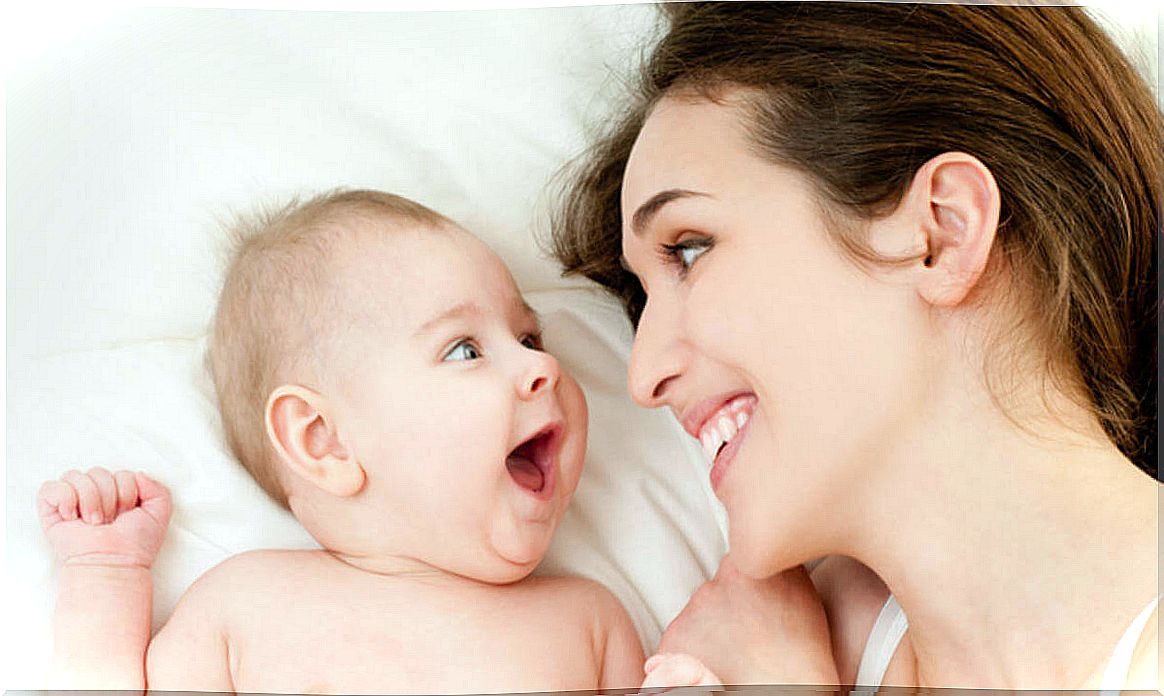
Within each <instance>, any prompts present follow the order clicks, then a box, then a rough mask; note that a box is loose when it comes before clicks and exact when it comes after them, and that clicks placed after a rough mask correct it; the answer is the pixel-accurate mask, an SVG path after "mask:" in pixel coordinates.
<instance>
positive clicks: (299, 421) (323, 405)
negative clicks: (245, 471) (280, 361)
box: [264, 385, 365, 498]
mask: <svg viewBox="0 0 1164 696" xmlns="http://www.w3.org/2000/svg"><path fill="white" fill-rule="evenodd" d="M264 420H265V421H266V426H267V437H268V438H269V439H270V441H271V445H272V446H273V447H274V448H275V452H276V453H277V454H278V455H279V457H280V458H281V459H282V460H283V462H284V463H285V464H286V465H287V467H288V468H289V469H291V471H293V472H294V473H295V474H296V475H298V476H300V477H301V478H303V479H305V480H307V481H308V482H310V483H311V484H312V485H314V486H316V487H317V488H320V489H322V490H324V491H327V492H328V493H331V494H332V495H334V496H338V497H341V498H344V497H348V496H351V495H355V494H356V493H359V492H360V490H362V489H363V487H364V481H365V474H364V468H363V467H362V466H360V463H359V462H358V461H356V457H355V454H354V453H353V452H352V450H351V448H349V447H347V446H346V445H345V444H344V443H343V442H342V441H341V439H340V437H339V436H338V434H337V432H336V427H335V418H334V415H333V414H332V413H331V410H330V407H329V404H328V402H327V399H325V398H324V397H323V395H321V394H319V393H318V392H315V391H313V390H311V389H308V388H306V387H301V386H298V385H283V386H281V387H278V388H277V389H275V390H274V391H272V392H271V396H270V397H269V398H268V399H267V409H266V413H265V414H264Z"/></svg>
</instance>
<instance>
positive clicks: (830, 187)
mask: <svg viewBox="0 0 1164 696" xmlns="http://www.w3.org/2000/svg"><path fill="white" fill-rule="evenodd" d="M665 8H666V9H665V12H666V14H667V16H668V19H669V22H670V26H669V30H668V31H667V33H666V35H665V36H664V37H663V38H662V40H661V41H660V43H659V44H658V45H657V46H656V47H655V49H654V51H653V53H652V54H651V55H650V57H649V59H648V60H647V62H646V64H645V66H644V68H643V71H642V76H641V79H640V80H639V81H638V89H637V93H636V94H635V95H634V98H633V102H632V103H631V104H630V106H629V108H628V110H627V112H626V113H625V115H624V116H623V117H622V118H621V119H620V120H619V121H618V122H617V123H616V124H615V125H614V127H613V128H612V129H611V130H610V131H609V132H608V133H607V134H606V135H605V136H604V137H602V138H601V139H599V140H598V142H596V144H595V145H594V146H593V148H592V149H591V150H590V151H589V152H588V153H587V154H586V156H585V157H584V158H582V159H581V160H580V162H579V163H578V164H577V166H576V169H575V170H573V171H572V172H571V179H570V181H569V184H568V186H567V190H566V191H565V195H564V200H563V204H562V205H561V206H560V208H559V209H558V210H557V212H556V215H555V220H554V225H553V231H552V234H553V238H552V244H553V249H554V254H555V255H556V257H557V258H558V259H559V261H560V262H561V263H562V265H563V267H564V270H565V273H567V274H582V275H585V276H586V277H589V278H591V279H592V280H595V281H597V282H598V283H600V284H602V285H603V286H605V287H606V288H608V289H609V290H610V291H611V292H613V293H614V294H615V295H616V296H617V297H618V298H620V299H621V301H622V302H623V304H624V306H625V308H626V310H627V313H628V315H629V316H630V318H631V321H632V322H634V323H637V321H638V317H639V315H640V313H641V312H642V308H643V306H644V304H645V301H646V297H645V295H644V293H643V290H642V288H641V286H640V285H639V283H638V281H637V279H636V278H635V277H634V276H633V275H631V274H630V273H628V272H627V271H625V270H624V269H623V268H622V267H621V264H620V258H621V210H620V207H619V195H620V189H621V185H622V174H623V170H624V168H625V166H626V161H627V157H628V155H629V154H630V150H631V147H632V146H633V144H634V141H635V138H636V137H637V135H638V132H639V130H640V129H641V127H642V125H643V122H644V120H645V119H646V117H647V115H648V114H649V113H650V110H651V108H652V107H653V106H654V105H655V104H656V103H657V102H658V101H659V100H660V99H662V98H663V97H664V96H668V95H674V94H681V93H693V94H697V95H700V96H702V97H704V98H708V99H712V100H716V99H717V98H718V97H719V96H721V95H723V94H725V93H726V91H727V90H740V88H742V90H741V91H743V92H745V93H746V94H747V95H748V97H747V102H748V104H749V109H748V110H747V114H748V115H747V117H746V123H747V126H748V130H749V133H750V135H751V138H752V140H753V144H754V145H755V146H756V151H757V152H758V153H759V154H760V155H761V156H762V157H764V158H766V159H767V160H769V161H771V162H773V163H775V164H779V165H782V166H786V167H790V168H793V169H795V170H797V171H799V172H801V173H803V174H805V175H806V176H807V177H808V178H809V180H810V181H812V182H813V184H814V185H815V189H816V191H817V193H818V195H819V197H820V199H821V201H822V202H823V203H824V204H826V207H827V208H829V209H831V210H833V211H839V212H840V213H841V214H842V216H843V217H845V218H848V219H851V220H856V221H860V220H871V219H874V218H876V217H877V216H879V215H882V214H885V213H887V212H889V211H891V210H893V208H894V207H895V206H896V205H897V203H898V202H900V200H901V197H902V195H903V194H904V192H905V190H906V188H907V187H908V185H909V183H910V181H911V179H912V177H913V175H914V173H915V172H916V171H917V170H918V168H919V167H920V166H921V165H922V164H924V163H925V162H926V161H927V160H929V159H931V158H932V157H935V156H937V155H939V154H941V153H943V152H947V151H961V152H966V153H969V154H971V155H973V156H975V157H977V158H978V159H979V160H981V161H982V162H983V163H984V164H985V165H986V166H987V167H988V168H989V169H990V170H991V172H992V173H993V174H994V177H995V179H996V181H997V183H998V188H999V191H1000V194H1001V198H1002V210H1001V217H1000V224H999V230H998V235H997V240H996V248H995V250H994V252H993V253H994V254H995V255H996V256H1000V257H1001V258H1002V259H1003V260H1004V262H1005V265H1006V267H1007V268H1009V269H1012V271H1013V272H1014V273H1016V274H1017V275H1016V281H1018V282H1021V284H1022V285H1023V286H1024V287H1029V288H1031V289H1032V292H1033V295H1034V296H1033V297H1030V298H1028V299H1029V302H1030V303H1032V305H1031V306H1033V307H1036V308H1037V309H1038V316H1039V322H1040V324H1041V326H1040V328H1041V330H1042V334H1043V338H1045V340H1046V341H1048V342H1049V346H1050V350H1049V351H1048V353H1049V354H1050V356H1049V357H1048V361H1049V364H1051V363H1053V362H1057V363H1062V364H1063V365H1065V366H1066V370H1067V371H1068V372H1069V373H1070V375H1071V378H1072V379H1073V380H1074V381H1075V382H1077V383H1080V384H1081V385H1082V386H1083V388H1084V389H1083V391H1085V392H1086V397H1087V399H1088V401H1089V407H1090V408H1091V410H1092V411H1093V412H1094V413H1095V414H1096V416H1097V417H1098V419H1099V421H1100V423H1101V424H1102V425H1103V427H1104V429H1105V431H1106V432H1107V434H1108V435H1109V437H1110V438H1111V439H1112V441H1113V442H1114V443H1115V444H1116V445H1117V446H1118V447H1119V448H1120V449H1121V451H1123V452H1124V454H1125V455H1127V456H1128V457H1129V458H1130V459H1132V460H1133V461H1134V462H1135V463H1136V464H1137V466H1139V467H1140V468H1142V469H1144V470H1145V471H1148V472H1150V473H1152V474H1153V476H1155V475H1156V456H1157V431H1156V429H1157V415H1156V404H1157V385H1158V382H1157V372H1156V360H1157V344H1158V340H1157V339H1158V323H1157V307H1158V302H1159V299H1158V294H1157V288H1158V274H1157V267H1156V262H1157V248H1158V246H1157V242H1158V235H1159V233H1160V219H1161V218H1160V212H1161V211H1160V194H1161V186H1162V178H1164V148H1162V145H1161V144H1162V143H1164V120H1162V118H1161V114H1160V110H1159V108H1158V107H1157V105H1156V103H1155V100H1154V98H1153V95H1152V92H1151V90H1150V88H1149V87H1148V86H1147V85H1146V84H1145V82H1144V80H1143V79H1142V78H1141V77H1140V76H1139V75H1138V74H1137V72H1136V71H1135V70H1134V69H1133V68H1132V66H1131V65H1130V64H1129V62H1128V61H1127V59H1126V58H1125V57H1124V55H1123V54H1122V53H1121V52H1120V51H1119V49H1118V48H1117V47H1116V46H1115V45H1114V43H1113V42H1112V40H1111V39H1110V38H1109V37H1108V36H1107V34H1106V33H1105V32H1104V31H1103V30H1102V29H1101V28H1100V27H1099V26H1098V25H1097V24H1096V23H1095V22H1094V21H1093V20H1092V19H1091V18H1090V17H1089V16H1088V15H1087V14H1086V12H1085V11H1084V10H1083V9H1081V8H1078V7H1013V6H997V5H989V6H982V5H978V6H969V5H967V6H959V5H914V4H908V5H907V4H901V3H864V2H852V3H832V2H808V3H794V2H774V3H767V2H727V3H675V4H671V5H667V6H665ZM834 227H835V229H834V230H832V233H833V234H834V235H835V236H836V237H837V240H838V241H839V242H840V243H841V244H842V246H843V247H844V248H846V249H848V250H850V251H852V252H854V253H855V254H857V255H858V256H862V257H865V258H873V256H872V252H871V251H870V250H868V248H867V247H866V246H865V245H864V243H863V241H862V239H861V238H860V237H859V236H858V235H859V231H860V229H859V226H854V225H849V226H846V225H835V226H834Z"/></svg>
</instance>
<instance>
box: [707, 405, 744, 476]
mask: <svg viewBox="0 0 1164 696" xmlns="http://www.w3.org/2000/svg"><path fill="white" fill-rule="evenodd" d="M754 403H755V401H754V398H751V397H739V398H736V399H733V400H732V401H731V402H729V403H728V404H726V405H725V406H724V407H723V408H721V409H720V410H719V411H718V412H716V413H715V415H713V416H712V417H711V418H708V419H707V422H706V423H704V424H703V428H702V429H701V430H700V431H699V443H700V444H701V445H703V453H704V454H705V455H706V456H707V460H708V461H709V462H714V461H715V458H716V456H717V455H718V454H719V452H720V450H721V449H722V448H723V447H724V445H726V444H727V443H729V442H731V439H732V438H733V437H735V436H736V434H738V433H739V432H740V430H743V428H744V425H745V424H747V422H748V419H749V418H750V417H751V415H752V414H751V409H752V405H753V404H754Z"/></svg>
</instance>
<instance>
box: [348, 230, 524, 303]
mask: <svg viewBox="0 0 1164 696" xmlns="http://www.w3.org/2000/svg"><path fill="white" fill-rule="evenodd" d="M369 231H370V232H372V234H360V235H358V236H357V237H356V243H354V244H352V245H351V246H350V247H349V248H348V249H346V250H345V253H343V254H339V255H337V263H336V267H335V268H334V275H335V276H337V277H338V278H339V279H340V280H341V282H342V285H343V286H344V292H343V293H342V294H343V295H344V296H345V299H346V302H348V303H349V304H350V305H352V306H353V307H362V308H363V309H365V310H366V311H371V312H373V313H375V314H376V315H377V316H379V317H380V318H381V319H387V320H390V321H391V322H392V323H393V324H395V325H408V324H413V325H415V324H418V323H422V322H427V321H429V320H430V319H431V318H432V315H433V314H434V313H439V312H445V311H446V310H448V309H450V308H452V307H458V306H459V307H462V308H466V307H471V308H474V309H475V310H477V311H476V313H477V314H483V313H491V312H497V311H501V312H504V313H505V314H507V315H508V314H514V315H529V316H534V314H533V310H532V309H531V308H530V307H529V305H528V304H526V302H525V300H524V299H523V298H522V296H521V292H520V290H519V289H518V288H517V284H516V283H515V282H514V280H513V277H512V275H511V274H510V273H509V269H508V268H507V267H506V266H505V264H504V262H503V261H502V260H501V259H500V257H498V256H497V254H496V253H494V252H493V251H492V250H491V249H490V248H489V247H488V246H487V245H485V244H484V243H483V242H481V241H480V240H479V239H477V238H476V237H474V236H473V235H472V234H470V233H469V232H467V231H466V230H464V229H461V228H459V227H456V226H452V225H446V226H443V227H431V226H425V225H418V224H415V223H403V224H401V223H396V224H393V225H392V228H391V229H381V230H369Z"/></svg>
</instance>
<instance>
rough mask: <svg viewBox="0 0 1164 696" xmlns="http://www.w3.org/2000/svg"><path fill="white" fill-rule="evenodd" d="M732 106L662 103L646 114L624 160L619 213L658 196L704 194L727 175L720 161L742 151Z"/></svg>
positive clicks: (737, 114) (735, 109)
mask: <svg viewBox="0 0 1164 696" xmlns="http://www.w3.org/2000/svg"><path fill="white" fill-rule="evenodd" d="M740 116H741V113H740V110H739V108H738V107H736V106H734V105H731V104H718V103H715V102H711V101H707V100H698V101H696V100H692V99H676V98H666V99H663V100H662V101H660V102H659V103H658V104H657V105H656V106H655V108H654V109H653V110H652V111H651V113H650V115H649V116H648V117H647V119H646V121H645V122H644V123H643V128H642V130H640V132H639V135H638V138H637V139H636V140H635V144H634V147H633V148H632V149H631V153H630V156H629V157H628V159H627V166H626V171H625V173H624V177H623V204H624V208H623V209H624V211H627V210H633V209H635V208H637V207H638V206H639V205H641V203H642V202H643V201H645V200H646V199H647V198H650V197H651V196H654V195H656V194H657V193H659V192H660V191H665V190H670V189H675V190H693V191H706V190H708V189H709V188H710V187H712V186H713V185H714V183H715V181H716V180H717V179H718V178H719V177H721V176H724V175H725V174H727V173H729V170H730V165H728V164H727V163H726V162H725V160H727V159H730V157H729V155H731V154H732V153H737V154H738V153H740V152H742V151H744V150H745V149H746V141H745V133H744V128H743V123H742V121H741V118H740Z"/></svg>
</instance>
